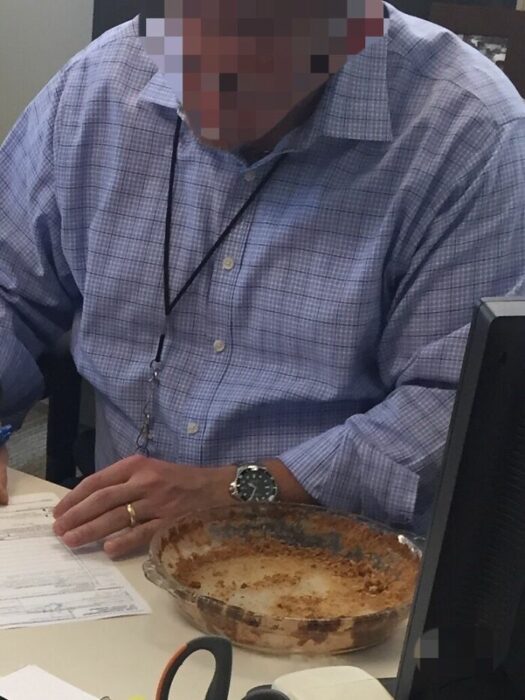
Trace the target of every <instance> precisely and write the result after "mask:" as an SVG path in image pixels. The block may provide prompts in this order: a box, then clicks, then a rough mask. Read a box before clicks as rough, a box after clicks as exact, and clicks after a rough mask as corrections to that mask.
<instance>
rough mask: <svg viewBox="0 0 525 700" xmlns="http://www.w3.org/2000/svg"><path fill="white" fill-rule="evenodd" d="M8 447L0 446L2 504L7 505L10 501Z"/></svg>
mask: <svg viewBox="0 0 525 700" xmlns="http://www.w3.org/2000/svg"><path fill="white" fill-rule="evenodd" d="M8 461H9V459H8V454H7V447H5V445H4V446H3V447H0V506H6V505H7V501H8V496H7V464H8Z"/></svg>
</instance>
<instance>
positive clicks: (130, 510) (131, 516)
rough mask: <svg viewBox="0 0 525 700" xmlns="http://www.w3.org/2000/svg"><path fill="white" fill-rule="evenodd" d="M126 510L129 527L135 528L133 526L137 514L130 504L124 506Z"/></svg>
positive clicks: (135, 522)
mask: <svg viewBox="0 0 525 700" xmlns="http://www.w3.org/2000/svg"><path fill="white" fill-rule="evenodd" d="M126 510H127V511H128V515H129V526H130V527H135V525H136V524H137V514H136V512H135V508H133V506H132V505H131V503H128V504H127V506H126Z"/></svg>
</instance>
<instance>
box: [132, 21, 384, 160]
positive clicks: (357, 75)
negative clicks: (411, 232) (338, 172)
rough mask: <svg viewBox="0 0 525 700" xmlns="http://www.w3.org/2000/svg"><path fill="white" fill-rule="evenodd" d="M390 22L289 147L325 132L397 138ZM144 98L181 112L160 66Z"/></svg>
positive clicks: (333, 83)
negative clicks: (393, 120)
mask: <svg viewBox="0 0 525 700" xmlns="http://www.w3.org/2000/svg"><path fill="white" fill-rule="evenodd" d="M388 23H389V20H388V18H385V36H383V37H378V38H373V39H369V40H368V42H367V46H366V47H365V49H363V51H361V52H360V53H359V54H356V55H354V56H349V58H348V59H347V61H346V63H345V65H344V66H343V68H342V69H341V70H340V71H339V72H338V73H337V74H336V75H335V76H333V77H332V78H331V79H330V81H329V84H328V85H327V88H326V90H325V92H324V94H323V97H322V98H321V100H320V102H319V105H318V107H317V108H316V110H315V112H314V114H313V115H312V117H311V118H310V119H309V120H308V122H307V123H306V124H305V125H303V126H301V127H298V128H297V129H294V130H293V131H292V132H291V133H290V134H288V137H289V138H288V137H285V138H284V139H283V142H281V143H282V146H284V147H285V149H286V150H303V149H305V148H307V147H308V146H309V145H310V144H311V143H313V142H314V141H315V140H317V138H319V137H320V136H327V137H331V138H340V139H354V140H358V141H391V140H392V125H391V119H390V108H389V99H388V88H387V55H388ZM138 99H139V101H144V102H151V103H153V104H157V105H160V106H162V107H167V108H170V109H173V110H175V111H179V105H180V102H179V98H178V96H177V95H175V93H174V92H173V90H172V88H171V87H170V86H169V84H168V82H167V81H166V79H165V77H164V75H163V74H162V73H161V72H160V71H157V72H155V73H154V74H153V76H152V78H151V79H150V80H149V81H148V83H146V85H145V86H144V88H143V89H142V91H141V92H140V94H139V97H138ZM179 113H180V112H179ZM279 150H280V149H279Z"/></svg>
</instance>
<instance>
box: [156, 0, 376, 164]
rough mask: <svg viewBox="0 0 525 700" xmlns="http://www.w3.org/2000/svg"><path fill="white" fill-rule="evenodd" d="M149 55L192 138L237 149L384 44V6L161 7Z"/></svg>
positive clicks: (327, 1)
mask: <svg viewBox="0 0 525 700" xmlns="http://www.w3.org/2000/svg"><path fill="white" fill-rule="evenodd" d="M143 14H144V15H145V17H146V19H145V24H144V25H143V26H144V28H145V29H144V34H145V36H144V38H143V42H144V48H145V50H146V52H147V53H148V54H149V55H150V57H151V58H152V59H153V61H154V62H155V64H156V65H157V66H158V68H159V70H160V71H162V72H163V73H164V74H165V76H166V79H167V81H168V83H169V85H170V86H171V87H172V89H173V90H174V92H175V94H176V95H177V98H178V99H179V100H180V102H181V104H182V108H183V110H184V113H185V115H186V119H187V121H188V124H189V125H190V127H191V128H192V130H193V132H194V133H195V135H196V136H197V137H198V138H199V139H201V140H202V141H204V142H206V143H207V144H208V145H211V146H214V147H216V148H223V149H228V150H234V149H236V148H238V147H240V146H241V145H244V144H248V143H252V142H254V141H257V140H258V139H260V138H261V137H263V136H264V135H265V134H266V133H268V132H269V131H270V130H271V129H273V128H274V127H275V126H276V125H277V124H278V123H279V122H280V121H281V120H282V119H283V118H284V117H285V116H286V115H287V114H288V113H289V112H290V110H291V109H292V108H293V107H294V106H295V105H297V104H298V103H299V102H301V101H302V100H303V99H305V98H306V97H307V96H308V95H310V94H311V93H312V92H313V91H315V90H316V89H317V88H319V87H320V86H321V85H322V84H323V83H325V82H326V80H327V79H328V78H329V77H330V75H333V74H334V73H336V72H337V71H339V70H340V69H341V68H342V66H343V65H344V64H345V62H346V60H347V57H348V55H350V54H355V53H358V52H359V51H361V50H362V49H363V48H364V47H365V44H366V42H367V40H368V39H369V38H370V37H377V36H382V35H383V31H384V30H383V6H382V2H381V0H165V15H164V17H148V16H147V11H146V12H145V13H143Z"/></svg>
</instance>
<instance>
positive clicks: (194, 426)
mask: <svg viewBox="0 0 525 700" xmlns="http://www.w3.org/2000/svg"><path fill="white" fill-rule="evenodd" d="M186 430H187V432H188V435H195V433H198V432H199V424H198V423H196V422H195V421H194V420H190V422H189V423H188V427H187V428H186Z"/></svg>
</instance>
